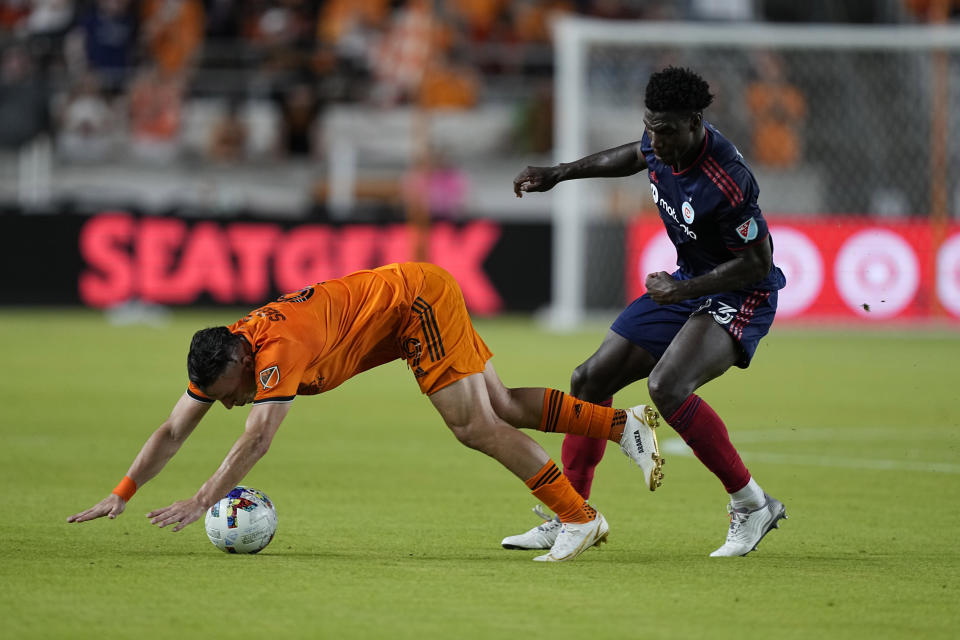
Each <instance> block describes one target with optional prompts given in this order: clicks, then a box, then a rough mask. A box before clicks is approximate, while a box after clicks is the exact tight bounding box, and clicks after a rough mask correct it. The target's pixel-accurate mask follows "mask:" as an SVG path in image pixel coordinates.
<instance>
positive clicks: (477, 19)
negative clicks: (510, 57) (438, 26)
mask: <svg viewBox="0 0 960 640" xmlns="http://www.w3.org/2000/svg"><path fill="white" fill-rule="evenodd" d="M507 5H508V3H507V0H452V2H450V7H449V9H450V11H451V13H452V14H453V15H454V16H456V17H457V18H458V19H459V20H460V21H462V23H463V27H464V29H465V32H466V33H465V35H466V36H467V37H468V38H469V39H471V40H474V41H483V40H488V39H490V37H491V35H492V34H493V33H494V31H495V29H496V27H497V23H498V20H499V16H500V15H501V13H502V12H503V11H504V10H505V9H506V7H507Z"/></svg>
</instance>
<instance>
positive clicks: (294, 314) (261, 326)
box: [188, 263, 492, 403]
mask: <svg viewBox="0 0 960 640" xmlns="http://www.w3.org/2000/svg"><path fill="white" fill-rule="evenodd" d="M228 329H229V330H230V331H231V332H233V333H235V334H239V335H241V336H243V337H244V338H245V339H246V340H247V342H248V343H249V344H250V346H251V347H252V348H253V358H254V363H255V372H256V377H257V394H256V397H255V398H254V403H258V402H285V401H291V400H293V398H294V396H297V395H313V394H317V393H322V392H324V391H329V390H330V389H334V388H336V387H337V386H339V385H340V384H342V383H343V382H344V381H346V380H348V379H349V378H351V377H353V376H355V375H357V374H358V373H360V372H362V371H366V370H367V369H371V368H373V367H376V366H379V365H381V364H384V363H387V362H390V361H392V360H396V359H398V358H404V359H406V360H407V363H408V365H409V366H410V368H411V369H412V370H413V372H414V375H415V376H416V378H417V380H418V382H419V384H420V388H421V390H422V391H423V392H424V393H427V394H430V393H433V392H434V391H437V390H439V389H442V388H443V387H444V386H446V385H448V384H451V383H452V382H455V381H456V380H459V379H460V378H463V377H466V376H468V375H471V374H474V373H480V372H482V371H483V369H484V367H485V366H486V362H487V360H489V359H490V357H491V355H492V354H491V353H490V350H489V349H487V346H486V345H485V344H484V342H483V340H482V339H480V336H479V335H477V333H476V331H474V329H473V325H472V323H471V322H470V317H469V315H468V314H467V309H466V305H465V304H464V301H463V294H462V293H461V291H460V287H459V285H457V283H456V281H455V280H454V279H453V277H452V276H451V275H450V274H449V273H447V272H446V271H444V270H443V269H441V268H440V267H437V266H435V265H432V264H426V263H402V264H391V265H386V266H384V267H379V268H377V269H372V270H365V271H357V272H355V273H351V274H350V275H348V276H345V277H343V278H337V279H336V280H327V281H325V282H320V283H318V284H315V285H313V286H310V287H307V288H305V289H301V290H300V291H297V292H295V293H290V294H287V295H284V296H282V297H280V298H279V299H278V300H277V301H276V302H272V303H270V304H267V305H265V306H263V307H260V308H259V309H256V310H254V311H252V312H251V313H250V314H248V315H247V316H245V317H243V318H241V319H240V320H239V321H237V322H236V323H234V324H233V325H231V326H229V327H228ZM188 393H189V394H190V395H191V396H192V397H193V398H195V399H197V400H200V401H206V402H209V401H210V399H209V398H207V397H206V396H205V395H204V393H203V391H201V390H200V389H199V388H197V387H196V385H194V384H193V383H192V382H191V383H190V385H189V387H188Z"/></svg>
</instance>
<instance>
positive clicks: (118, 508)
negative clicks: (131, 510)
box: [67, 493, 127, 522]
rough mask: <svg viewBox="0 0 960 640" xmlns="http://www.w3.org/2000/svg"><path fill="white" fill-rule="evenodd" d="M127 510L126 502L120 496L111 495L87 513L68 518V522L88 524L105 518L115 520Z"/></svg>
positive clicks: (82, 512)
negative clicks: (87, 522)
mask: <svg viewBox="0 0 960 640" xmlns="http://www.w3.org/2000/svg"><path fill="white" fill-rule="evenodd" d="M126 508H127V503H126V501H125V500H124V499H123V498H121V497H120V496H118V495H116V494H113V493H111V494H110V495H108V496H107V497H106V498H104V499H103V500H101V501H100V502H98V503H97V504H95V505H93V506H92V507H90V508H89V509H87V510H86V511H81V512H80V513H75V514H73V515H72V516H70V517H69V518H67V522H86V521H87V520H94V519H96V518H102V517H103V516H107V517H108V518H110V519H111V520H113V519H114V518H116V517H117V516H118V515H120V514H121V513H123V510H124V509H126Z"/></svg>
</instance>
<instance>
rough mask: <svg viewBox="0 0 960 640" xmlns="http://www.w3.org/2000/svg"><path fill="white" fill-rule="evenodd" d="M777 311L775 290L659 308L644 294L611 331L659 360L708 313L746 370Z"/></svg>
mask: <svg viewBox="0 0 960 640" xmlns="http://www.w3.org/2000/svg"><path fill="white" fill-rule="evenodd" d="M776 312H777V292H776V291H754V290H750V289H745V290H740V291H732V292H728V293H719V294H715V295H711V296H704V297H702V298H694V299H693V300H685V301H683V302H680V303H677V304H667V305H662V306H661V305H659V304H657V303H656V302H654V301H653V299H652V298H651V297H650V296H649V295H648V294H644V295H642V296H640V297H639V298H637V299H636V300H634V301H633V302H631V303H630V305H629V306H627V308H626V309H624V310H623V312H621V313H620V315H619V316H618V317H617V319H616V320H614V321H613V325H611V327H610V328H611V329H612V330H613V331H615V332H616V333H618V334H620V335H621V336H623V337H624V338H626V339H627V340H629V341H630V342H632V343H634V344H635V345H637V346H638V347H641V348H643V349H644V350H646V351H647V352H648V353H650V355H652V356H653V357H655V358H656V359H657V360H659V359H660V357H661V356H662V355H663V352H664V351H666V350H667V347H668V346H669V345H670V342H671V341H672V340H673V338H674V336H676V335H677V333H678V332H679V331H680V328H681V327H683V325H684V323H685V322H686V321H687V320H688V319H689V318H691V317H692V316H695V315H700V314H704V313H709V314H710V315H711V316H713V319H714V320H716V321H717V324H719V325H720V326H721V327H723V328H724V329H726V330H727V333H729V334H730V335H731V336H732V337H733V339H734V341H735V342H736V343H737V345H738V347H739V350H740V357H739V358H738V359H737V362H736V364H737V366H738V367H740V368H741V369H746V368H747V367H748V366H750V359H751V358H753V354H754V352H755V351H756V350H757V344H759V342H760V338H762V337H763V336H765V335H767V332H768V331H770V325H772V324H773V316H774V315H775V314H776Z"/></svg>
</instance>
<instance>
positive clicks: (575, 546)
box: [534, 511, 610, 562]
mask: <svg viewBox="0 0 960 640" xmlns="http://www.w3.org/2000/svg"><path fill="white" fill-rule="evenodd" d="M609 531H610V526H609V525H608V524H607V520H606V518H604V517H603V514H601V513H600V512H599V511H598V512H597V517H595V518H594V519H593V520H591V521H590V522H584V523H583V524H574V523H572V522H564V523H563V524H562V525H561V526H560V532H559V533H558V534H557V540H556V542H554V543H553V546H552V547H550V553H547V554H545V555H542V556H537V557H536V558H534V560H535V561H537V562H565V561H567V560H573V559H574V558H576V557H577V556H578V555H580V554H581V553H583V552H584V551H586V550H587V549H589V548H590V547H593V546H600V543H601V542H606V541H607V534H608V532H609Z"/></svg>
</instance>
